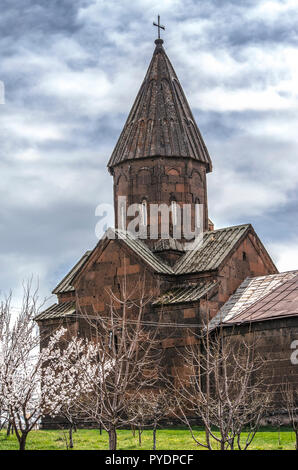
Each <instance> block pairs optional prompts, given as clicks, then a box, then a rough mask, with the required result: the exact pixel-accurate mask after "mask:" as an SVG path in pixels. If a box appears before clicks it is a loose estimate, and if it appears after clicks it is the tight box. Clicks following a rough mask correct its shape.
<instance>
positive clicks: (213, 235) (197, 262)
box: [174, 224, 251, 274]
mask: <svg viewBox="0 0 298 470" xmlns="http://www.w3.org/2000/svg"><path fill="white" fill-rule="evenodd" d="M249 228H251V225H250V224H246V225H236V226H234V227H226V228H222V229H219V230H211V231H209V232H205V233H204V235H203V243H199V244H198V246H197V247H194V249H193V250H190V251H187V252H186V253H185V255H184V256H182V258H179V259H178V261H177V262H176V264H175V266H174V270H175V274H187V273H195V272H204V271H211V270H214V269H217V268H218V267H219V266H220V264H221V263H222V261H224V259H225V257H226V256H227V255H228V254H229V253H230V252H231V251H232V249H233V248H234V246H235V245H236V244H237V242H238V241H239V240H240V239H241V238H242V237H243V236H244V234H245V233H246V232H247V231H248V229H249Z"/></svg>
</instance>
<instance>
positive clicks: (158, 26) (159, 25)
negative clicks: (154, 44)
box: [153, 15, 166, 39]
mask: <svg viewBox="0 0 298 470" xmlns="http://www.w3.org/2000/svg"><path fill="white" fill-rule="evenodd" d="M157 18H158V21H157V23H155V22H154V21H153V26H157V28H158V39H160V30H161V29H163V30H165V29H166V27H165V26H163V25H161V24H160V16H159V15H158V16H157Z"/></svg>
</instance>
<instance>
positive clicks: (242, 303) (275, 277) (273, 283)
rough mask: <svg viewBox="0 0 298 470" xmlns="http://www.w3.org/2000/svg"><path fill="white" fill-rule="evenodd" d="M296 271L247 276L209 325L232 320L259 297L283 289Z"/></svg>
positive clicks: (262, 297) (255, 303)
mask: <svg viewBox="0 0 298 470" xmlns="http://www.w3.org/2000/svg"><path fill="white" fill-rule="evenodd" d="M297 274H298V271H288V272H285V273H280V274H271V275H268V276H259V277H253V278H247V279H245V281H243V282H242V284H241V285H240V286H239V287H238V289H237V290H236V292H235V293H234V294H233V295H232V296H231V297H230V299H229V300H228V301H227V302H226V303H225V304H224V305H223V307H222V308H221V310H220V311H219V312H218V314H217V315H216V316H215V317H214V318H213V319H212V320H211V322H210V326H211V327H215V326H217V325H219V324H220V323H221V322H222V323H227V322H232V321H233V319H235V318H237V316H238V315H240V314H242V312H245V311H246V310H247V309H249V308H251V307H252V306H253V305H257V304H258V302H259V301H260V300H261V299H264V298H266V296H267V295H269V294H271V293H272V292H274V291H275V289H277V288H279V287H280V288H281V290H282V289H283V286H284V285H285V283H286V282H287V281H291V280H292V279H293V278H295V277H296V276H297Z"/></svg>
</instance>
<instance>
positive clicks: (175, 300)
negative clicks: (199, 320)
mask: <svg viewBox="0 0 298 470" xmlns="http://www.w3.org/2000/svg"><path fill="white" fill-rule="evenodd" d="M216 284H217V283H215V282H213V281H203V282H199V283H197V284H194V285H188V286H181V287H177V288H175V289H171V290H169V291H167V292H166V293H165V294H163V295H161V296H160V297H158V299H156V300H155V301H154V302H153V305H169V304H180V303H187V302H195V301H196V300H199V299H200V298H201V297H203V295H205V294H206V293H207V292H208V291H209V290H210V289H212V288H213V287H214V286H215V285H216Z"/></svg>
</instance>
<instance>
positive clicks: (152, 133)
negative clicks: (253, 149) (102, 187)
mask: <svg viewBox="0 0 298 470" xmlns="http://www.w3.org/2000/svg"><path fill="white" fill-rule="evenodd" d="M155 44H156V48H155V51H154V53H153V57H152V60H151V62H150V65H149V68H148V71H147V73H146V76H145V78H144V81H143V83H142V86H141V88H140V90H139V92H138V94H137V97H136V100H135V102H134V104H133V107H132V109H131V111H130V113H129V116H128V118H127V121H126V123H125V125H124V128H123V130H122V132H121V135H120V137H119V140H118V142H117V144H116V147H115V149H114V151H113V153H112V156H111V158H110V161H109V163H108V167H110V168H111V167H113V166H115V165H117V164H119V163H121V162H123V161H125V160H133V159H139V158H152V157H160V156H162V157H188V158H192V159H195V160H198V161H200V162H202V163H205V164H206V167H207V171H211V169H212V168H211V167H212V163H211V159H210V156H209V153H208V150H207V148H206V145H205V143H204V141H203V138H202V136H201V133H200V131H199V129H198V127H197V124H196V122H195V119H194V117H193V114H192V112H191V110H190V107H189V104H188V102H187V99H186V97H185V94H184V92H183V90H182V87H181V85H180V83H179V80H178V78H177V75H176V73H175V71H174V68H173V66H172V64H171V62H170V60H169V58H168V56H167V54H166V53H165V50H164V48H163V46H162V44H163V40H162V39H157V40H156V41H155Z"/></svg>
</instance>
